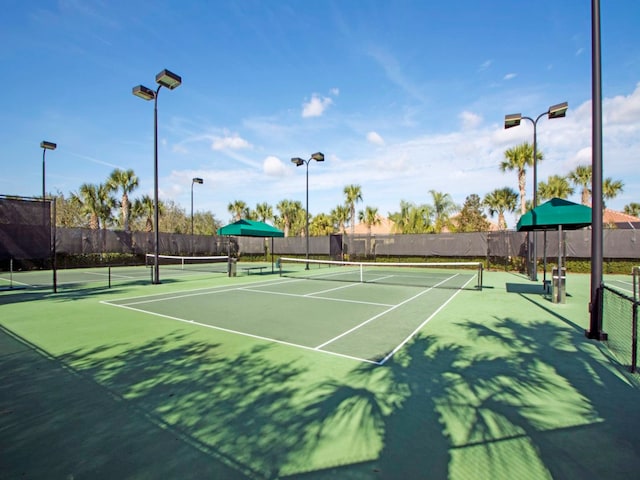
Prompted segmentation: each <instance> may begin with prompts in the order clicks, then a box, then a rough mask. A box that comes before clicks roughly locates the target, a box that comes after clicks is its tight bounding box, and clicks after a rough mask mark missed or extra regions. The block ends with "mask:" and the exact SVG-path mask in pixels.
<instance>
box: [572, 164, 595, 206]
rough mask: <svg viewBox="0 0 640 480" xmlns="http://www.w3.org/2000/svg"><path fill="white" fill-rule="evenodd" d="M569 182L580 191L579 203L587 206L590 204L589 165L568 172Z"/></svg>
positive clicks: (579, 166)
mask: <svg viewBox="0 0 640 480" xmlns="http://www.w3.org/2000/svg"><path fill="white" fill-rule="evenodd" d="M569 180H570V181H571V182H572V183H573V184H574V185H575V186H576V187H579V188H581V189H582V191H581V200H580V203H582V205H587V206H589V205H590V204H591V188H590V186H591V165H578V166H577V167H576V169H575V170H574V171H572V172H569Z"/></svg>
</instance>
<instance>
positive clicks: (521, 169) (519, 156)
mask: <svg viewBox="0 0 640 480" xmlns="http://www.w3.org/2000/svg"><path fill="white" fill-rule="evenodd" d="M504 157H505V160H504V161H503V162H501V163H500V170H501V171H502V172H505V171H507V170H509V171H511V170H515V171H517V172H518V188H519V189H520V213H521V214H522V215H524V214H525V212H526V211H527V210H526V208H527V207H526V184H527V167H533V146H531V145H530V144H529V143H528V142H524V143H523V144H521V145H516V146H515V147H513V148H510V149H509V150H507V151H506V152H504ZM536 157H537V159H538V161H540V160H542V159H543V158H544V156H543V155H542V152H540V151H537V152H536Z"/></svg>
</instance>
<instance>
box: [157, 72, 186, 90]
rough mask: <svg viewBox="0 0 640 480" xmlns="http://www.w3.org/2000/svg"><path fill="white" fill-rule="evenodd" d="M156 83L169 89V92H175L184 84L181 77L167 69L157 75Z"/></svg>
mask: <svg viewBox="0 0 640 480" xmlns="http://www.w3.org/2000/svg"><path fill="white" fill-rule="evenodd" d="M156 83H157V84H158V85H162V86H163V87H165V88H168V89H169V90H173V89H174V88H178V87H179V86H180V85H181V84H182V78H181V77H180V75H176V74H175V73H173V72H170V71H169V70H167V69H166V68H165V69H164V70H162V71H161V72H160V73H159V74H157V75H156Z"/></svg>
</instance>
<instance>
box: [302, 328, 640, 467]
mask: <svg viewBox="0 0 640 480" xmlns="http://www.w3.org/2000/svg"><path fill="white" fill-rule="evenodd" d="M461 327H462V329H463V330H464V331H465V332H466V334H467V336H468V337H469V339H470V340H471V341H472V342H474V344H472V345H469V346H462V345H459V344H454V343H447V342H443V341H441V340H439V339H437V338H436V337H435V336H427V337H421V338H417V339H416V340H414V341H413V342H412V343H411V344H410V345H408V346H407V347H406V348H405V349H403V350H402V351H401V352H399V355H397V356H396V357H394V358H393V359H392V360H391V361H390V362H389V363H388V364H386V365H385V366H384V367H375V366H370V365H364V366H361V367H359V368H357V369H356V370H354V371H353V372H352V374H351V375H350V376H349V377H348V378H347V379H346V380H345V381H343V382H329V383H325V384H321V385H318V386H317V388H316V390H317V391H318V393H319V395H318V398H317V399H316V402H315V403H313V404H312V405H310V406H309V409H311V410H312V411H313V415H312V417H315V418H316V419H317V421H318V422H319V423H318V425H316V430H315V432H316V435H317V441H318V443H321V438H322V437H323V436H329V435H331V436H334V437H340V436H342V437H346V438H348V439H349V442H348V443H349V444H351V445H358V444H360V443H363V442H369V444H370V445H373V444H375V441H374V438H376V437H377V438H379V445H380V448H379V452H378V454H377V458H376V459H375V460H374V461H369V462H367V463H363V464H360V465H356V464H355V462H354V463H353V464H352V465H351V466H343V467H337V466H332V465H328V466H327V470H325V471H322V472H320V471H319V472H315V473H310V474H305V475H299V476H296V478H305V479H311V478H324V477H325V476H326V475H327V474H328V473H329V472H331V474H333V475H337V476H338V477H339V476H341V475H342V476H343V477H344V478H351V477H352V476H353V477H354V478H355V477H358V478H361V476H363V478H393V479H395V478H398V479H404V478H412V479H419V478H425V479H427V478H428V479H431V478H450V477H451V476H452V475H454V474H455V475H454V476H456V477H462V478H504V477H509V478H545V477H551V478H582V479H585V478H624V477H625V474H627V473H630V472H634V471H637V468H638V467H640V456H639V455H638V453H640V452H639V450H640V449H639V448H638V446H637V442H635V441H634V440H633V439H634V437H635V435H636V433H635V432H637V431H638V428H640V415H638V414H637V413H632V414H631V415H625V414H621V412H623V411H625V410H629V405H631V404H632V402H633V399H635V400H637V394H638V391H637V388H634V387H633V386H632V385H629V383H627V382H626V381H625V379H624V377H623V376H621V375H619V372H616V371H615V369H612V368H611V365H608V364H606V363H603V362H602V360H596V359H595V357H594V355H593V353H594V352H593V350H594V349H593V345H591V343H590V342H588V341H586V340H585V339H584V337H581V336H580V335H578V334H577V333H576V332H575V331H574V330H573V329H572V328H566V327H563V326H561V325H558V324H557V323H551V322H549V321H534V322H530V323H527V324H522V323H519V322H517V321H515V320H513V319H511V318H508V317H507V318H498V319H495V322H494V323H492V324H491V325H490V326H488V325H486V324H483V323H479V322H474V321H466V322H463V323H462V324H461ZM354 419H356V420H355V428H354ZM627 422H630V424H629V425H626V423H627ZM328 432H331V433H330V434H329V433H328ZM603 439H606V440H605V442H604V445H603ZM598 450H600V451H602V453H603V455H605V454H606V455H607V456H608V458H609V459H611V460H613V459H615V460H614V463H615V465H611V463H610V461H609V460H606V461H603V460H604V456H600V455H598V454H597V453H596V452H598ZM589 451H591V452H592V453H593V454H592V455H589V454H588V453H585V452H589ZM605 452H606V453H605ZM356 471H359V472H360V475H356V473H355V472H356ZM609 475H610V476H609Z"/></svg>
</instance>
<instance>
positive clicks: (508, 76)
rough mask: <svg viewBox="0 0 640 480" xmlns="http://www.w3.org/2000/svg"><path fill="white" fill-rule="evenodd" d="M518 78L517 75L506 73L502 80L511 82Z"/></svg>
mask: <svg viewBox="0 0 640 480" xmlns="http://www.w3.org/2000/svg"><path fill="white" fill-rule="evenodd" d="M517 76H518V74H517V73H507V74H506V75H505V76H504V78H503V80H513V79H514V78H516V77H517Z"/></svg>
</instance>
